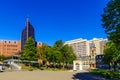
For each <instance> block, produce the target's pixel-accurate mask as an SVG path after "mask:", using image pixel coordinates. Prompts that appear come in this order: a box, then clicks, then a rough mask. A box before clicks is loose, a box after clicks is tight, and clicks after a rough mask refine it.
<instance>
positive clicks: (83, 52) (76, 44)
mask: <svg viewBox="0 0 120 80" xmlns="http://www.w3.org/2000/svg"><path fill="white" fill-rule="evenodd" d="M65 44H68V45H69V46H71V47H72V48H73V51H74V53H75V54H76V56H77V57H78V58H79V57H82V56H88V55H90V48H89V41H87V40H86V39H82V38H80V39H75V40H70V41H67V42H65Z"/></svg>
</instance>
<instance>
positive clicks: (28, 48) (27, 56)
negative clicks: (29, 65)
mask: <svg viewBox="0 0 120 80" xmlns="http://www.w3.org/2000/svg"><path fill="white" fill-rule="evenodd" d="M37 57H38V56H37V54H36V47H35V41H34V40H33V38H32V37H29V38H28V39H27V41H26V44H25V47H24V50H23V53H22V54H21V57H20V58H21V59H22V60H29V61H35V60H37Z"/></svg>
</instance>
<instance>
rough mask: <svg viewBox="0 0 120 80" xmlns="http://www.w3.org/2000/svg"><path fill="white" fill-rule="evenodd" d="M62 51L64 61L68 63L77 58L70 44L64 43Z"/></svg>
mask: <svg viewBox="0 0 120 80" xmlns="http://www.w3.org/2000/svg"><path fill="white" fill-rule="evenodd" d="M61 53H62V55H63V61H64V62H65V63H66V64H67V63H72V62H73V60H75V59H76V56H75V54H74V52H73V49H72V47H70V46H68V45H63V47H62V49H61Z"/></svg>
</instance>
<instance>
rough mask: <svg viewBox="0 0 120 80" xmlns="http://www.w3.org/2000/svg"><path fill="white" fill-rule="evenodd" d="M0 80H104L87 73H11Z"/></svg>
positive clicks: (5, 73)
mask: <svg viewBox="0 0 120 80" xmlns="http://www.w3.org/2000/svg"><path fill="white" fill-rule="evenodd" d="M0 80H105V79H102V78H100V77H96V76H94V75H92V74H90V73H89V72H83V71H82V72H74V71H41V70H36V71H13V72H2V73H0Z"/></svg>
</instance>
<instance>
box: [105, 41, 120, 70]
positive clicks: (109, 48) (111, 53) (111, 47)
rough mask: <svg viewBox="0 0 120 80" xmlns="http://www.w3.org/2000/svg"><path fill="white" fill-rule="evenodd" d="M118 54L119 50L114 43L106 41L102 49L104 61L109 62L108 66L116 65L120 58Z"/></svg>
mask: <svg viewBox="0 0 120 80" xmlns="http://www.w3.org/2000/svg"><path fill="white" fill-rule="evenodd" d="M119 54H120V51H119V50H118V49H117V47H116V45H115V44H114V43H113V42H108V43H107V45H106V46H105V49H104V58H103V61H104V63H106V64H109V65H110V66H112V65H117V63H118V62H119V60H120V56H118V55H119ZM115 67H116V66H115ZM115 67H114V69H115Z"/></svg>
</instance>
